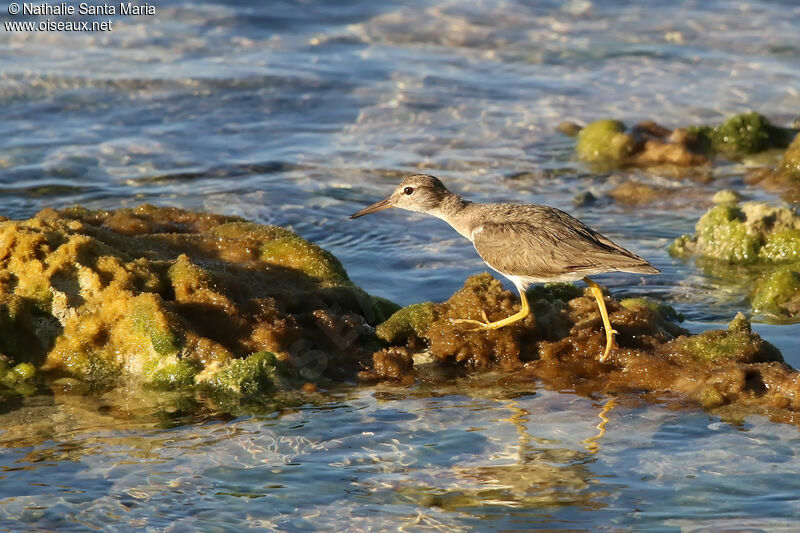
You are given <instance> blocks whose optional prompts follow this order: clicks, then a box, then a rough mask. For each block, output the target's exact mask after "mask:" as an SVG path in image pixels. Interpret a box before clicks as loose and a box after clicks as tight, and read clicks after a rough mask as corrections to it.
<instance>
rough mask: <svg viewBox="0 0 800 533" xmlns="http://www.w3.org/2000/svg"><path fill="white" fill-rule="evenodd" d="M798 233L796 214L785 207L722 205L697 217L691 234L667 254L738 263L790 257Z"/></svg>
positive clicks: (795, 252)
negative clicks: (693, 232) (693, 231)
mask: <svg viewBox="0 0 800 533" xmlns="http://www.w3.org/2000/svg"><path fill="white" fill-rule="evenodd" d="M799 234H800V216H798V215H797V214H795V213H794V212H793V211H792V210H790V209H787V208H785V207H772V206H770V205H768V204H764V203H758V202H747V203H745V204H742V205H741V206H740V205H736V204H722V205H716V206H714V207H712V208H711V209H709V210H708V211H707V212H706V213H705V214H704V215H703V216H702V217H700V220H698V222H697V225H696V226H695V234H694V235H692V236H682V237H679V238H678V239H676V240H675V241H674V242H673V243H672V245H671V246H670V253H671V254H672V255H674V256H679V257H687V256H690V255H696V256H699V257H708V258H713V259H718V260H721V261H727V262H729V263H738V264H747V263H754V262H756V261H759V260H766V261H785V260H793V259H794V258H795V257H800V238H798V235H799Z"/></svg>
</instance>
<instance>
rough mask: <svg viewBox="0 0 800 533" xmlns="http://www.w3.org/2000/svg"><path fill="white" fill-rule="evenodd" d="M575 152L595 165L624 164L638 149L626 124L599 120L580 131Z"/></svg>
mask: <svg viewBox="0 0 800 533" xmlns="http://www.w3.org/2000/svg"><path fill="white" fill-rule="evenodd" d="M577 138H578V142H577V144H576V145H575V151H576V153H577V154H578V157H579V158H580V159H582V160H584V161H588V162H593V163H616V164H619V163H622V162H623V161H624V160H625V158H627V157H628V156H629V155H631V154H632V153H633V151H634V149H635V147H636V141H635V139H634V138H633V136H632V135H630V134H629V133H627V132H626V131H625V124H623V123H622V122H620V121H618V120H611V119H606V120H597V121H595V122H592V123H591V124H589V125H587V126H586V127H585V128H583V129H582V130H580V132H579V133H578V135H577Z"/></svg>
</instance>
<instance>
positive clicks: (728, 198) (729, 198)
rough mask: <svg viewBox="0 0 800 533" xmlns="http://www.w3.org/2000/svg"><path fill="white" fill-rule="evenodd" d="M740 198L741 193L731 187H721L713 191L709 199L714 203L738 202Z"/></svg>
mask: <svg viewBox="0 0 800 533" xmlns="http://www.w3.org/2000/svg"><path fill="white" fill-rule="evenodd" d="M741 200H742V195H741V194H739V193H738V192H736V191H734V190H733V189H722V190H721V191H717V192H716V193H714V196H713V197H712V198H711V201H712V202H713V203H715V204H738V203H739V202H740V201H741Z"/></svg>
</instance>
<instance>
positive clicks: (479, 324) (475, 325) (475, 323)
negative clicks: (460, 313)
mask: <svg viewBox="0 0 800 533" xmlns="http://www.w3.org/2000/svg"><path fill="white" fill-rule="evenodd" d="M481 316H482V317H483V320H472V319H471V318H451V319H450V322H452V323H453V324H457V325H462V324H463V325H467V326H471V327H470V328H468V331H478V330H484V329H494V328H493V327H492V325H493V324H496V323H497V322H490V321H489V317H488V316H486V311H484V310H483V309H481ZM465 329H467V328H465Z"/></svg>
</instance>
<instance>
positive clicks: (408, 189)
mask: <svg viewBox="0 0 800 533" xmlns="http://www.w3.org/2000/svg"><path fill="white" fill-rule="evenodd" d="M403 194H414V187H406V188H405V189H403Z"/></svg>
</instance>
